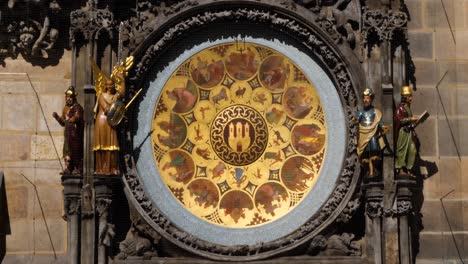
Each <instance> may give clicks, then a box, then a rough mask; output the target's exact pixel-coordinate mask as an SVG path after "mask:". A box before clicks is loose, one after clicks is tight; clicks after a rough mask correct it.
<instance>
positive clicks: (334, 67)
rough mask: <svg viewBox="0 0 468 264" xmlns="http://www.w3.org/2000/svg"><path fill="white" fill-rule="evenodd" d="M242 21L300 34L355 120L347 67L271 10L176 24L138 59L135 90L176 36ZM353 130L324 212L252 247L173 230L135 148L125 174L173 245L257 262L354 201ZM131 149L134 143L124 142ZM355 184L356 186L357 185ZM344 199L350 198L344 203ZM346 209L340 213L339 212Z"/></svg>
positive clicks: (208, 14) (222, 13) (210, 14)
mask: <svg viewBox="0 0 468 264" xmlns="http://www.w3.org/2000/svg"><path fill="white" fill-rule="evenodd" d="M240 20H243V21H245V22H249V23H258V24H265V25H268V26H271V27H274V28H275V29H277V30H278V31H287V32H289V33H291V35H295V36H297V38H299V39H300V40H302V43H303V45H304V46H305V47H307V48H308V49H309V50H311V51H313V52H314V53H315V54H316V55H317V57H318V58H319V59H320V60H321V61H323V63H324V65H325V67H326V68H327V69H328V71H329V72H330V73H331V75H332V77H333V79H334V81H335V83H336V87H337V90H338V93H339V94H340V95H341V98H342V100H343V101H342V102H343V104H344V106H343V107H344V110H345V115H346V116H347V119H348V120H351V117H352V116H353V114H354V112H355V110H356V108H355V106H356V94H355V90H354V89H353V86H352V81H351V76H350V74H349V72H348V70H347V68H346V66H345V63H344V62H341V58H340V57H339V56H338V54H337V53H336V52H335V51H334V50H333V49H332V48H331V47H330V44H327V43H326V42H325V41H324V40H323V39H322V37H321V36H320V35H318V34H317V33H316V32H314V31H311V30H310V28H309V27H304V26H303V25H302V24H301V23H299V22H298V21H296V20H293V19H291V18H289V17H288V16H286V15H284V14H282V13H277V12H274V11H269V10H266V9H251V8H236V9H235V10H231V9H218V10H216V11H205V12H203V13H200V14H194V15H193V16H192V17H188V18H186V19H184V20H182V21H180V22H179V23H176V24H174V26H173V27H171V28H169V29H167V31H166V32H165V33H164V36H163V37H162V38H160V39H158V40H155V42H154V43H153V44H152V45H151V46H149V47H148V48H147V50H146V52H145V53H144V54H143V56H142V57H141V58H137V60H139V62H138V63H137V65H136V67H135V68H134V72H133V74H132V75H131V76H129V77H130V80H131V84H133V87H137V86H138V85H139V82H140V81H141V80H144V78H145V74H146V73H147V72H148V71H149V70H150V68H151V65H152V63H154V61H155V57H157V55H158V53H159V52H161V50H163V49H164V48H166V47H167V45H169V44H170V43H171V41H172V40H173V39H174V38H175V37H176V36H180V35H183V34H188V33H189V32H190V31H191V30H192V29H193V28H196V27H200V26H204V25H209V24H210V23H216V22H229V23H232V22H234V21H240ZM347 124H348V132H349V144H348V146H347V153H346V160H345V163H344V167H343V170H342V174H341V177H340V179H339V181H338V183H337V187H336V188H335V190H334V191H333V194H332V195H331V196H330V198H329V199H328V201H327V202H326V203H325V205H324V206H323V208H322V209H321V211H320V212H319V213H317V214H316V215H315V216H314V217H313V218H311V219H310V220H309V221H308V222H306V223H305V224H304V225H303V226H302V227H301V228H300V229H299V230H297V231H295V232H293V233H291V234H290V235H288V236H286V237H283V238H281V239H278V240H275V241H272V242H269V243H261V244H257V245H252V246H243V245H240V246H236V247H226V246H221V245H216V244H212V243H208V242H206V241H202V240H200V239H198V238H196V237H193V236H191V235H190V234H187V233H185V232H183V231H181V230H179V229H178V228H177V227H176V226H174V225H173V224H172V223H171V221H170V220H169V219H167V218H166V217H165V216H164V215H162V214H161V213H160V211H159V210H158V209H157V207H155V206H154V205H153V204H152V202H151V201H150V200H149V198H148V197H146V195H145V192H144V191H143V186H142V185H141V183H140V180H139V176H138V175H137V172H136V170H135V169H134V168H135V166H134V164H133V158H132V157H131V155H132V154H131V150H129V149H127V150H125V151H127V154H128V156H126V160H127V173H126V174H125V184H126V186H127V188H128V190H129V192H130V193H131V196H132V197H130V199H131V200H133V202H134V203H136V204H138V206H137V209H138V210H139V211H140V212H142V213H143V214H144V215H146V216H147V217H148V218H149V219H147V221H149V223H150V224H151V225H152V227H153V228H155V229H156V230H157V231H158V232H159V233H161V234H162V235H163V236H165V237H166V238H168V239H170V240H171V241H173V242H174V243H175V244H176V245H178V246H180V247H182V248H185V249H187V250H189V251H192V252H194V253H197V254H199V255H202V256H205V257H209V258H215V259H224V260H228V259H231V258H233V257H237V259H238V260H253V259H259V258H264V257H268V256H272V255H274V254H278V253H280V252H284V251H285V250H287V249H290V248H292V247H294V246H297V245H298V244H299V242H302V243H303V242H305V241H306V240H307V238H310V237H312V236H313V235H315V234H317V232H319V231H320V230H319V229H320V228H323V225H324V223H326V222H329V221H331V220H330V217H332V214H333V213H334V212H335V211H336V210H337V208H339V207H343V206H344V205H343V204H342V202H343V201H346V199H349V197H350V193H351V192H352V190H353V188H354V187H353V186H355V184H356V183H355V181H353V179H356V177H357V175H358V172H357V171H356V168H355V164H357V154H356V143H357V129H356V126H355V125H354V124H353V122H347ZM124 145H126V146H131V142H127V143H126V144H124ZM352 182H354V183H353V184H352ZM345 197H348V198H346V199H345ZM340 210H341V209H340Z"/></svg>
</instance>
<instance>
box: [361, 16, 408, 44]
mask: <svg viewBox="0 0 468 264" xmlns="http://www.w3.org/2000/svg"><path fill="white" fill-rule="evenodd" d="M362 17H363V28H362V44H363V45H365V44H367V41H368V37H369V34H371V33H372V32H375V33H376V34H377V36H378V37H379V38H380V40H390V39H392V36H393V32H394V31H395V30H398V29H402V28H404V27H405V26H406V23H407V22H408V15H407V14H406V13H404V12H400V11H393V10H388V11H385V10H380V9H378V10H365V12H364V14H363V16H362Z"/></svg>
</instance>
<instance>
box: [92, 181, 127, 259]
mask: <svg viewBox="0 0 468 264" xmlns="http://www.w3.org/2000/svg"><path fill="white" fill-rule="evenodd" d="M120 187H121V178H120V176H100V175H95V176H94V190H95V197H96V200H95V204H96V221H97V226H98V232H97V241H98V243H97V260H98V262H97V263H99V264H105V263H107V259H108V252H107V248H108V247H109V246H110V245H111V242H112V238H113V237H114V235H115V233H114V225H113V224H111V222H110V219H109V209H110V205H111V203H112V199H113V196H114V194H115V192H116V191H117V190H118V189H119V188H120Z"/></svg>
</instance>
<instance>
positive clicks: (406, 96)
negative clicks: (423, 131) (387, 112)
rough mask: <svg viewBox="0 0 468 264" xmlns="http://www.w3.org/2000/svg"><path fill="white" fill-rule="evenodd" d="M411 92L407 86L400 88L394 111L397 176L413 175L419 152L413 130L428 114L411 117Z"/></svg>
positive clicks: (417, 141)
mask: <svg viewBox="0 0 468 264" xmlns="http://www.w3.org/2000/svg"><path fill="white" fill-rule="evenodd" d="M412 102H413V91H412V89H411V88H410V87H409V86H403V87H402V88H401V101H400V104H399V105H398V106H397V108H396V110H395V116H394V124H395V137H396V140H395V142H396V156H395V172H396V174H397V175H405V174H407V175H410V176H414V174H413V171H412V170H413V166H414V163H415V160H416V155H417V154H418V152H419V139H418V136H417V135H416V132H415V128H416V126H418V125H419V124H420V123H422V122H424V121H425V120H426V119H427V118H428V117H429V113H427V111H425V112H424V113H423V114H422V115H421V116H419V117H418V116H413V112H412V110H411V103H412Z"/></svg>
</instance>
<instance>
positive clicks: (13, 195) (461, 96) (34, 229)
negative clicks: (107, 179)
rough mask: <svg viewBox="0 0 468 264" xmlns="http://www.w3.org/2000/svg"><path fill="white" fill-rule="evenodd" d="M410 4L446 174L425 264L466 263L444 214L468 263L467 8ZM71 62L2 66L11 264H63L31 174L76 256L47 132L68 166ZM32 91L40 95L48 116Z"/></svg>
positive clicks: (62, 244)
mask: <svg viewBox="0 0 468 264" xmlns="http://www.w3.org/2000/svg"><path fill="white" fill-rule="evenodd" d="M405 2H406V4H407V7H408V9H409V12H410V15H411V20H410V23H409V25H408V28H409V36H408V38H409V42H410V50H411V56H412V58H413V61H414V63H415V66H416V76H415V77H416V83H417V91H416V92H415V101H414V108H413V109H414V112H415V114H420V113H422V112H423V111H424V110H426V109H427V110H428V111H429V112H430V113H431V117H430V119H429V120H428V121H427V122H425V123H424V124H423V125H422V126H421V127H419V128H418V135H419V137H420V140H421V145H422V148H421V155H422V156H423V159H425V160H430V161H433V162H436V164H437V165H438V168H439V172H438V173H437V174H435V175H434V176H432V177H430V178H428V179H427V180H425V183H424V198H425V201H424V204H423V208H422V214H423V224H424V230H423V231H422V232H421V233H420V252H419V255H418V260H417V262H418V263H440V262H441V261H442V260H446V259H450V260H453V261H457V259H458V254H457V251H456V249H455V245H454V241H453V240H452V235H451V232H450V228H449V225H448V223H447V218H446V217H445V214H444V211H443V209H444V208H445V210H446V212H447V216H448V221H449V222H450V227H451V229H452V231H453V233H454V238H455V241H456V243H457V246H458V248H459V251H460V252H461V254H462V257H465V259H466V258H468V255H467V253H466V252H468V142H467V141H468V139H467V138H466V137H465V135H468V107H467V106H466V105H467V103H468V77H466V73H467V72H468V63H467V59H468V1H467V0H445V1H439V0H407V1H405ZM442 5H445V9H446V11H447V14H446V13H445V11H444V7H443V6H442ZM449 25H450V26H449ZM452 31H453V34H452ZM71 57H72V55H71V52H69V51H65V54H64V55H63V57H62V58H61V59H60V61H59V63H58V64H57V65H55V66H47V67H40V66H32V65H31V63H30V62H28V61H26V60H23V59H22V58H21V56H19V57H18V58H16V59H10V58H7V59H5V60H4V64H3V65H0V170H2V171H4V173H5V179H6V191H7V198H8V208H9V213H10V223H11V231H12V234H11V235H9V236H7V248H6V250H7V256H6V258H5V260H4V262H3V263H52V262H54V255H53V249H52V246H51V242H50V240H49V236H48V233H47V229H46V228H45V225H44V221H43V218H42V213H41V210H40V206H39V203H38V200H37V196H36V192H35V189H34V187H33V186H32V185H31V184H30V183H29V182H28V181H27V180H26V179H25V178H24V177H23V175H24V176H25V177H27V178H28V179H30V180H31V181H32V182H34V183H35V184H36V187H37V193H38V196H39V198H40V201H41V205H42V207H43V209H44V215H45V218H46V220H47V224H48V227H49V230H50V235H51V240H52V243H53V247H54V249H55V251H56V254H57V259H58V260H57V261H56V263H62V262H64V259H65V256H66V254H67V247H66V243H67V233H66V222H65V221H63V220H62V214H63V212H62V211H63V209H62V208H63V198H62V189H63V187H62V186H61V184H60V178H59V171H60V170H61V166H60V164H59V162H58V157H57V153H56V150H55V148H54V147H53V146H52V145H51V137H50V135H49V131H48V129H47V125H48V127H49V128H50V131H51V135H52V138H53V140H54V143H55V146H56V149H57V152H58V155H59V156H60V158H61V155H62V144H63V131H62V128H61V127H60V126H59V125H58V124H57V123H56V121H55V120H54V119H53V118H52V115H51V113H52V112H54V111H56V112H60V111H61V109H62V107H63V105H64V96H63V92H64V90H65V89H66V88H67V87H68V86H69V85H70V84H71V75H72V74H71V72H72V59H71ZM26 73H27V75H26ZM446 73H447V74H446ZM28 76H29V78H30V80H31V83H30V82H29V79H28ZM444 76H445V77H444ZM436 85H438V90H437V88H436ZM33 88H34V89H35V90H36V91H37V93H38V94H39V99H40V101H41V105H42V110H43V112H42V110H41V107H40V105H39V104H38V99H37V97H36V94H35V93H34V90H33ZM444 110H445V113H446V114H447V117H448V119H447V117H446V115H445V113H444ZM43 113H44V114H45V119H46V120H47V125H46V122H44V116H43ZM448 124H450V128H451V129H449V126H448ZM451 133H453V137H452V134H451ZM455 146H456V147H455ZM457 149H458V151H457ZM452 190H454V192H452V193H451V194H450V195H449V196H447V197H446V198H444V200H443V201H444V204H443V205H444V208H443V207H442V206H441V202H440V198H441V197H443V196H444V195H446V194H447V193H449V192H451V191H452ZM465 262H466V260H465Z"/></svg>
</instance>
